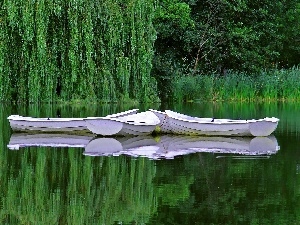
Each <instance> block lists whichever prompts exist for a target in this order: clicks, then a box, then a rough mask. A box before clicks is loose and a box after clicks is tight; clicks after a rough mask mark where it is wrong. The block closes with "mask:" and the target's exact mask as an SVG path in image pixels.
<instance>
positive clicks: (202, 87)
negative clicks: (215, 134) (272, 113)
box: [172, 67, 300, 102]
mask: <svg viewBox="0 0 300 225" xmlns="http://www.w3.org/2000/svg"><path fill="white" fill-rule="evenodd" d="M299 78H300V68H298V67H293V68H291V69H282V70H273V71H261V72H260V73H259V74H245V73H238V72H233V71H230V72H228V73H227V74H226V75H223V76H220V75H215V74H212V75H198V76H177V78H176V79H175V80H174V81H173V85H172V87H173V99H174V100H175V101H178V102H180V101H199V100H205V101H278V100H281V101H299V100H300V79H299Z"/></svg>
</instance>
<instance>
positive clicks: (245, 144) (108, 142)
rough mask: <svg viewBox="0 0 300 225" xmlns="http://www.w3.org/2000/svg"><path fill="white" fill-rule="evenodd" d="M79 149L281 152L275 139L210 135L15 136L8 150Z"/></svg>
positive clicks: (170, 154) (162, 154)
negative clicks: (38, 148)
mask: <svg viewBox="0 0 300 225" xmlns="http://www.w3.org/2000/svg"><path fill="white" fill-rule="evenodd" d="M31 146H35V147H39V146H40V147H78V148H84V149H85V150H84V152H83V154H84V155H87V156H119V155H128V156H133V157H147V158H150V159H161V158H168V159H169V158H174V157H175V156H179V155H187V154H191V153H197V152H207V153H215V154H218V155H222V154H227V155H228V154H234V155H237V156H270V155H272V154H276V153H277V151H278V150H279V146H278V143H277V140H276V138H275V137H274V136H268V137H253V138H252V137H217V136H214V137H206V136H189V135H187V136H183V135H179V136H175V135H162V136H157V137H153V136H148V135H146V136H134V137H99V138H97V137H95V136H93V135H81V136H80V135H71V134H44V133H41V134H28V133H24V134H21V133H18V134H12V136H11V139H10V142H9V144H8V145H7V147H8V148H9V149H11V150H17V149H19V148H22V147H31Z"/></svg>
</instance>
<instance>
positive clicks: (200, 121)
mask: <svg viewBox="0 0 300 225" xmlns="http://www.w3.org/2000/svg"><path fill="white" fill-rule="evenodd" d="M156 113H157V114H159V113H162V114H163V113H165V115H166V116H165V117H163V118H162V117H160V119H161V118H162V119H163V120H162V119H161V121H160V124H161V126H162V127H161V130H167V129H170V130H171V131H172V133H174V134H185V135H207V136H255V137H256V136H269V135H270V134H272V133H273V132H274V131H275V130H276V128H277V125H278V122H279V119H278V118H275V117H272V118H269V117H266V118H264V119H257V120H256V119H251V120H232V119H215V118H199V117H192V116H188V115H184V114H181V113H177V112H174V111H171V110H166V111H165V112H159V111H157V112H156Z"/></svg>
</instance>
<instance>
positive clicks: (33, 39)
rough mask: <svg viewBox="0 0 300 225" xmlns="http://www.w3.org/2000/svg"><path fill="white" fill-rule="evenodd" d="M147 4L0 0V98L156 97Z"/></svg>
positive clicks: (150, 13)
mask: <svg viewBox="0 0 300 225" xmlns="http://www.w3.org/2000/svg"><path fill="white" fill-rule="evenodd" d="M154 3H155V1H154V0H153V1H150V2H149V1H144V0H139V1H134V0H128V1H126V2H124V1H112V0H108V1H103V0H97V1H94V0H80V1H67V0H54V1H47V0H42V1H35V0H33V1H27V0H18V1H17V0H12V1H10V0H5V1H4V3H3V6H2V5H1V17H0V27H1V31H0V49H1V53H0V54H1V55H0V88H1V90H2V91H1V94H0V100H9V101H10V100H13V101H18V102H23V101H29V102H55V101H58V100H63V101H73V100H77V99H83V100H84V99H85V100H88V101H103V102H115V101H118V100H119V99H120V97H121V96H126V99H133V100H134V99H137V100H139V101H154V100H157V87H156V80H154V79H152V78H151V77H150V71H151V68H152V64H151V61H152V57H153V44H154V40H155V30H154V28H153V25H152V18H153V16H154V13H153V12H154V6H155V5H154ZM149 96H151V97H150V98H149Z"/></svg>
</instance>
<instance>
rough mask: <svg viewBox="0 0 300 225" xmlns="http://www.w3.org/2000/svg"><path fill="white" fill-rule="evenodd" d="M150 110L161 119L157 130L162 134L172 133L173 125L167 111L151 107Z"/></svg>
mask: <svg viewBox="0 0 300 225" xmlns="http://www.w3.org/2000/svg"><path fill="white" fill-rule="evenodd" d="M149 111H151V112H153V113H154V114H155V115H156V116H157V117H158V118H159V120H160V123H159V124H158V126H157V128H156V130H155V132H157V133H161V134H172V133H173V132H172V127H171V126H170V125H169V123H168V118H167V114H166V112H162V111H158V110H155V109H149Z"/></svg>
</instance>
